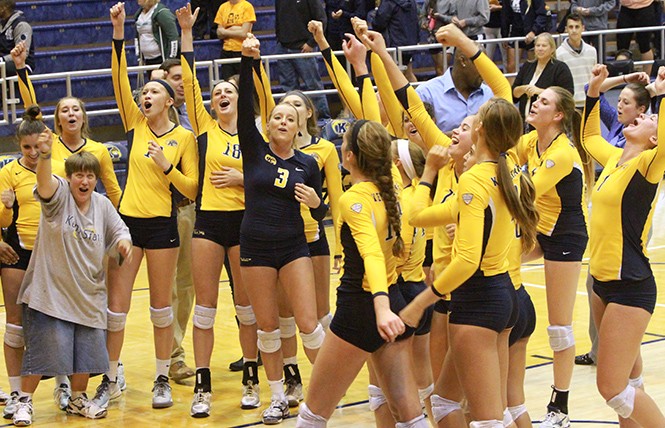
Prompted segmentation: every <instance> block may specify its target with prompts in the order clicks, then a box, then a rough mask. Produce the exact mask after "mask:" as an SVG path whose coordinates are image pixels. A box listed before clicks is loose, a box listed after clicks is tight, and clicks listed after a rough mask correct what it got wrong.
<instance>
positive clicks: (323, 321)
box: [319, 312, 333, 331]
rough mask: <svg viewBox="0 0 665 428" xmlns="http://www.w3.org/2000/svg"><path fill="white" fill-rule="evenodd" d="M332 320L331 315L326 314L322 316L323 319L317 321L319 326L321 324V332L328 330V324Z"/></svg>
mask: <svg viewBox="0 0 665 428" xmlns="http://www.w3.org/2000/svg"><path fill="white" fill-rule="evenodd" d="M332 319H333V314H331V313H330V312H328V313H327V314H326V315H324V317H323V318H321V319H320V320H319V324H321V327H323V330H325V331H328V328H330V323H331V322H332Z"/></svg>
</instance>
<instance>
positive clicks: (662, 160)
mask: <svg viewBox="0 0 665 428" xmlns="http://www.w3.org/2000/svg"><path fill="white" fill-rule="evenodd" d="M660 106H661V107H660V112H659V113H660V115H659V117H660V118H661V120H660V121H659V122H658V141H659V142H661V141H665V120H662V118H663V117H665V110H664V108H665V107H664V106H663V103H662V102H661V104H660ZM599 117H600V116H599V103H598V99H597V98H587V101H586V106H585V109H584V122H583V128H582V129H583V131H582V136H583V139H582V142H583V144H584V148H585V149H586V150H587V152H588V153H589V154H590V155H591V156H592V157H593V158H594V159H595V160H596V161H597V162H598V163H599V164H601V165H603V166H604V169H603V172H602V173H601V175H600V177H599V178H598V181H597V182H596V185H595V187H594V189H593V192H592V196H591V202H592V204H593V210H592V212H591V241H590V249H591V260H590V262H589V270H590V273H591V276H593V278H594V291H595V292H596V294H598V295H599V296H600V297H601V299H603V301H605V303H611V302H612V303H619V304H624V305H628V306H636V307H641V308H643V309H645V310H647V311H649V312H650V313H653V309H654V306H655V302H656V283H655V280H654V278H653V273H652V271H651V266H650V264H649V259H648V257H647V248H646V242H647V235H648V233H649V229H650V227H651V221H652V219H653V213H654V207H655V205H656V196H657V195H658V187H659V186H660V182H661V180H662V178H663V173H664V172H665V150H662V149H661V148H660V147H659V146H656V147H655V148H653V149H650V150H645V151H643V152H642V153H640V154H639V155H638V156H636V157H634V158H633V159H630V160H628V161H627V162H624V163H622V164H620V163H619V162H620V159H621V155H622V154H623V150H622V149H619V148H616V147H614V146H612V145H610V144H609V143H607V142H606V141H605V140H604V139H603V138H602V137H601V136H600V118H599ZM646 120H651V119H649V118H648V119H646Z"/></svg>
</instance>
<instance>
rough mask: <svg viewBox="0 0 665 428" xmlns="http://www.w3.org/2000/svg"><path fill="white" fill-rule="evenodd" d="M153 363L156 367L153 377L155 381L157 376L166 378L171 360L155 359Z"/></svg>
mask: <svg viewBox="0 0 665 428" xmlns="http://www.w3.org/2000/svg"><path fill="white" fill-rule="evenodd" d="M155 362H156V365H157V374H156V375H155V379H157V378H158V377H159V376H165V377H167V378H168V377H169V366H170V365H171V360H160V359H156V360H155Z"/></svg>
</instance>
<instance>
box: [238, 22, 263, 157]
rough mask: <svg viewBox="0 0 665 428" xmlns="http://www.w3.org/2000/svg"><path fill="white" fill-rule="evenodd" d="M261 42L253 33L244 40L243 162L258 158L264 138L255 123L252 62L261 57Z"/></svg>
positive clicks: (240, 134)
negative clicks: (259, 148) (259, 147)
mask: <svg viewBox="0 0 665 428" xmlns="http://www.w3.org/2000/svg"><path fill="white" fill-rule="evenodd" d="M260 46H261V44H260V43H259V41H258V40H257V39H256V37H254V35H253V34H248V35H247V38H246V39H245V40H244V41H243V42H242V59H241V61H240V88H239V89H240V94H239V96H238V142H239V143H240V150H241V151H242V158H243V164H244V163H245V162H246V161H248V160H250V159H251V160H256V159H255V158H256V157H257V156H259V150H258V144H263V143H264V139H263V137H262V136H261V133H260V132H259V130H258V129H256V124H255V123H254V78H253V77H252V62H253V61H254V59H258V58H260V51H259V48H260Z"/></svg>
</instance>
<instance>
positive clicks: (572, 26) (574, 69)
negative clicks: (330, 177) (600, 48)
mask: <svg viewBox="0 0 665 428" xmlns="http://www.w3.org/2000/svg"><path fill="white" fill-rule="evenodd" d="M583 31H584V21H583V18H582V16H581V15H579V14H578V13H571V14H570V15H568V17H567V18H566V32H567V33H568V38H567V39H566V40H564V42H563V43H561V46H559V47H558V48H557V50H556V58H557V59H558V60H559V61H563V62H565V63H566V65H567V66H568V68H569V69H570V73H571V74H572V75H573V82H574V83H575V94H574V97H575V107H577V108H579V109H583V108H584V100H585V98H586V96H585V94H584V85H586V84H587V83H589V78H590V77H591V69H592V68H593V66H594V65H596V63H597V61H598V59H597V58H598V57H597V54H596V48H594V47H593V46H591V45H590V44H588V43H585V42H584V40H582V32H583Z"/></svg>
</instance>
